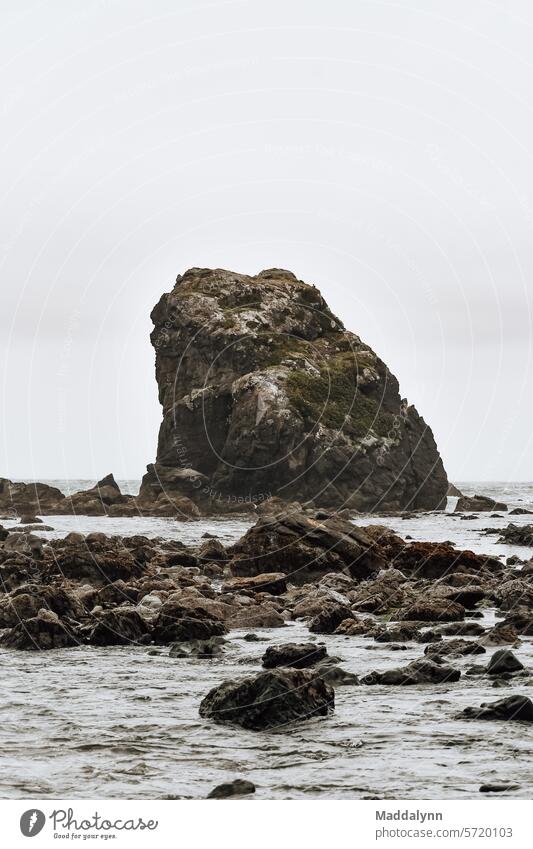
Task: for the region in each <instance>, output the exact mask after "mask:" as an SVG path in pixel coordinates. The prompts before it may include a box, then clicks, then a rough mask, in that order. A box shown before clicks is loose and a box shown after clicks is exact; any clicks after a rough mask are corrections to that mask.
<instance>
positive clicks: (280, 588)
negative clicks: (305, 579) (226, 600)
mask: <svg viewBox="0 0 533 849" xmlns="http://www.w3.org/2000/svg"><path fill="white" fill-rule="evenodd" d="M222 592H228V593H235V592H236V593H240V592H253V593H270V594H271V595H283V593H286V592H287V576H286V575H284V574H283V572H266V573H265V574H263V575H253V576H251V577H250V578H231V580H229V581H226V583H225V584H224V585H223V586H222Z"/></svg>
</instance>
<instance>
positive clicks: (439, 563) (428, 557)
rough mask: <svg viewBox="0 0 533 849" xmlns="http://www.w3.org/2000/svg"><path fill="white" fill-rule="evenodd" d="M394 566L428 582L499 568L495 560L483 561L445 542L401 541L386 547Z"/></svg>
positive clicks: (481, 558) (501, 568)
mask: <svg viewBox="0 0 533 849" xmlns="http://www.w3.org/2000/svg"><path fill="white" fill-rule="evenodd" d="M389 551H390V554H391V555H392V556H393V557H394V566H395V567H396V569H400V570H401V571H402V572H404V573H405V574H406V575H409V576H412V577H416V578H426V579H429V580H432V579H438V578H442V577H445V576H449V575H453V574H454V573H457V572H461V571H464V570H465V569H467V570H468V571H469V572H471V573H473V574H476V575H478V574H480V573H482V572H483V571H485V570H489V571H490V572H501V571H502V570H503V566H502V564H501V563H500V562H499V560H498V559H497V558H496V557H486V556H483V555H480V554H475V553H474V552H473V551H458V550H457V549H456V548H454V546H453V545H452V544H451V543H449V542H441V543H435V542H413V543H411V544H410V545H405V543H404V542H403V541H402V540H398V541H396V542H395V543H393V544H391V545H389Z"/></svg>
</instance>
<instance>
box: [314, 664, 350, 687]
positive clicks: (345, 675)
mask: <svg viewBox="0 0 533 849" xmlns="http://www.w3.org/2000/svg"><path fill="white" fill-rule="evenodd" d="M313 672H315V674H316V676H317V677H318V678H321V679H322V681H325V682H326V684H330V685H331V686H332V687H345V686H358V684H359V678H358V677H357V675H354V674H353V672H346V670H345V669H343V668H342V667H341V666H336V665H335V664H334V663H329V662H328V661H325V662H324V663H319V665H318V666H317V667H316V668H315V669H314V670H313Z"/></svg>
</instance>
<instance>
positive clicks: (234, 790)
mask: <svg viewBox="0 0 533 849" xmlns="http://www.w3.org/2000/svg"><path fill="white" fill-rule="evenodd" d="M251 793H255V784H253V783H252V782H251V781H245V780H244V779H242V778H236V779H235V781H227V782H226V783H225V784H219V785H218V787H215V788H214V789H213V790H211V793H209V795H208V796H207V798H208V799H230V798H231V797H232V796H249V795H250V794H251Z"/></svg>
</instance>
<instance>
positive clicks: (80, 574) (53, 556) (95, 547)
mask: <svg viewBox="0 0 533 849" xmlns="http://www.w3.org/2000/svg"><path fill="white" fill-rule="evenodd" d="M48 551H49V569H50V571H51V572H53V573H55V574H59V575H62V576H63V577H65V578H72V579H74V580H83V581H89V582H91V583H94V584H98V583H105V584H107V583H110V582H113V581H117V580H119V579H120V580H123V581H128V580H130V579H132V578H135V577H139V576H140V575H141V574H142V572H143V568H142V566H141V565H140V564H139V563H138V562H137V561H136V560H135V558H134V557H133V555H132V553H131V552H130V551H129V550H128V549H127V548H126V546H125V545H124V544H123V542H122V540H120V538H118V537H107V536H106V535H105V534H100V533H98V534H89V535H88V536H86V537H82V536H81V535H80V534H69V535H68V536H67V537H65V539H61V540H52V541H51V542H50V545H49V548H48Z"/></svg>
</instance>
